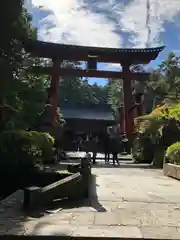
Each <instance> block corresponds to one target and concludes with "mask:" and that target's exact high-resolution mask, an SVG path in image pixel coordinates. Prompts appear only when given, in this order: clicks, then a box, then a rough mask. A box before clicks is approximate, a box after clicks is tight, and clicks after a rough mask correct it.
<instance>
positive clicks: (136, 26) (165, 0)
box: [120, 0, 180, 47]
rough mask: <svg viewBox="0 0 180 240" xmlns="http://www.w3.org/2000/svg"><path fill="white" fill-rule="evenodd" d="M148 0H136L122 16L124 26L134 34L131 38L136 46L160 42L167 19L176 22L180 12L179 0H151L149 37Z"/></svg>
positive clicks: (127, 7) (126, 8)
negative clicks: (175, 19)
mask: <svg viewBox="0 0 180 240" xmlns="http://www.w3.org/2000/svg"><path fill="white" fill-rule="evenodd" d="M147 1H148V0H134V1H132V2H131V3H130V4H128V5H127V6H126V7H125V10H124V13H123V17H122V18H121V23H120V24H121V26H122V28H123V29H124V30H125V31H127V32H131V33H133V34H134V36H133V37H132V38H131V42H132V44H134V45H135V46H136V47H145V46H146V44H147V42H149V45H150V46H152V45H153V46H154V45H159V44H160V42H159V41H160V39H159V37H160V33H162V32H164V31H165V29H164V24H165V22H166V21H168V22H174V17H175V16H176V15H177V14H178V13H180V1H179V0H171V1H169V0H149V29H150V34H149V39H148V26H147V24H146V22H147V17H148V11H147Z"/></svg>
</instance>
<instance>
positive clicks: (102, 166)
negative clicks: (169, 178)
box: [92, 162, 160, 169]
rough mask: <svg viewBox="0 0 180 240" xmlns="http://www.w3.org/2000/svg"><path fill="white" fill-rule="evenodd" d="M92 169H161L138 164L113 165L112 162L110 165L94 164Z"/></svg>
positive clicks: (150, 165)
mask: <svg viewBox="0 0 180 240" xmlns="http://www.w3.org/2000/svg"><path fill="white" fill-rule="evenodd" d="M92 168H140V169H160V168H157V167H155V166H153V165H152V164H136V163H121V162H120V165H115V166H114V165H113V164H112V163H111V162H110V163H108V164H105V163H96V164H92Z"/></svg>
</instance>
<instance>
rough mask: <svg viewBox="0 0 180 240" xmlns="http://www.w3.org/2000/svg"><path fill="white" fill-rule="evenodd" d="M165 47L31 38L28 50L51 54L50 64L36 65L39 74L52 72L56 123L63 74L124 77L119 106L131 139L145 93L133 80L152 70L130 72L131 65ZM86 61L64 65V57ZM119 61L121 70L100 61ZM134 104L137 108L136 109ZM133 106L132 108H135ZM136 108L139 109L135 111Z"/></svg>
mask: <svg viewBox="0 0 180 240" xmlns="http://www.w3.org/2000/svg"><path fill="white" fill-rule="evenodd" d="M163 49H164V47H157V48H147V49H116V48H99V47H85V46H74V45H65V44H55V43H48V42H42V41H29V43H28V44H27V45H26V51H27V52H28V53H31V54H32V56H34V57H41V58H49V59H51V60H52V63H53V64H52V66H51V67H33V72H34V73H36V74H44V75H50V76H51V85H50V88H49V90H48V103H49V104H50V105H51V112H50V120H49V121H50V123H49V124H51V126H55V124H56V112H57V107H58V105H59V94H60V92H59V80H60V79H59V78H60V76H68V75H73V76H77V77H88V78H89V77H95V78H107V79H117V80H118V79H123V91H124V103H123V106H121V107H120V108H119V111H120V119H119V123H120V128H121V130H120V131H121V132H122V133H124V134H126V136H127V137H128V139H129V140H130V139H131V137H132V134H133V132H134V117H137V116H138V115H140V114H141V112H142V109H141V108H142V104H141V102H142V101H141V99H142V95H143V93H140V94H139V93H137V94H135V96H133V94H132V84H131V81H132V80H136V81H145V80H148V78H149V75H150V74H149V73H144V72H131V71H130V67H131V65H136V64H148V63H149V62H150V61H151V60H155V59H156V58H157V56H158V54H159V53H160V52H161V51H162V50H163ZM64 60H68V61H85V62H87V70H84V69H79V68H75V69H69V68H63V64H62V63H63V61H64ZM98 62H103V63H116V64H117V63H118V64H120V65H121V67H122V71H119V72H113V71H100V70H98V69H97V63H98ZM133 106H135V108H134V109H133ZM132 109H133V111H132ZM135 110H136V111H135Z"/></svg>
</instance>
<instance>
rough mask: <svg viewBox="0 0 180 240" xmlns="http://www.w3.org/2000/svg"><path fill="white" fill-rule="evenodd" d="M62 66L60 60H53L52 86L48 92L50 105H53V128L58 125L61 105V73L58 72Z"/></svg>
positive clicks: (51, 117)
mask: <svg viewBox="0 0 180 240" xmlns="http://www.w3.org/2000/svg"><path fill="white" fill-rule="evenodd" d="M60 64H61V61H60V60H58V59H53V66H52V75H51V85H50V88H49V91H48V104H50V105H51V111H50V114H51V116H50V119H51V120H50V121H51V125H52V126H55V125H56V118H57V108H58V105H59V73H58V72H59V68H60Z"/></svg>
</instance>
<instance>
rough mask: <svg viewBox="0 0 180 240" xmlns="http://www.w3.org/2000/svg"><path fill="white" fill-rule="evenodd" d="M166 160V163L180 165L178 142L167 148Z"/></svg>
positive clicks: (179, 144)
mask: <svg viewBox="0 0 180 240" xmlns="http://www.w3.org/2000/svg"><path fill="white" fill-rule="evenodd" d="M166 158H167V159H168V162H170V163H173V164H177V165H180V142H176V143H174V144H172V145H171V146H169V147H168V148H167V150H166Z"/></svg>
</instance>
